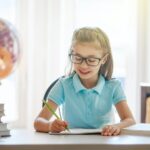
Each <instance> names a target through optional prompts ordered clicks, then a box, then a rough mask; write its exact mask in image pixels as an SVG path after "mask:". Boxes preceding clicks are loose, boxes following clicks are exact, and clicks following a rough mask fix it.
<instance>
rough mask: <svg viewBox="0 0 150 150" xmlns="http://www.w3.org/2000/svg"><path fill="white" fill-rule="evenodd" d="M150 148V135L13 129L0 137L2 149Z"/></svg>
mask: <svg viewBox="0 0 150 150" xmlns="http://www.w3.org/2000/svg"><path fill="white" fill-rule="evenodd" d="M27 149H28V150H29V149H30V150H100V149H102V150H150V136H149V137H148V136H147V137H145V136H129V135H119V136H110V137H106V136H101V135H49V134H47V133H38V132H34V131H29V130H21V129H18V130H12V131H11V136H10V137H4V138H0V150H27Z"/></svg>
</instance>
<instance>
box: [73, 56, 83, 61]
mask: <svg viewBox="0 0 150 150" xmlns="http://www.w3.org/2000/svg"><path fill="white" fill-rule="evenodd" d="M74 59H75V60H79V61H80V60H82V58H81V57H79V56H74Z"/></svg>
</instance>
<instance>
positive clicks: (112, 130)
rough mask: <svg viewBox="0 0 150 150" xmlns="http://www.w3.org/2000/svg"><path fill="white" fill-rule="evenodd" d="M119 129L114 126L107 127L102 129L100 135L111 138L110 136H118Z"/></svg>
mask: <svg viewBox="0 0 150 150" xmlns="http://www.w3.org/2000/svg"><path fill="white" fill-rule="evenodd" d="M120 132H121V129H120V128H119V127H118V126H115V125H107V126H105V127H104V128H103V129H102V132H101V135H103V136H112V135H119V134H120Z"/></svg>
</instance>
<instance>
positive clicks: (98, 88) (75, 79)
mask: <svg viewBox="0 0 150 150" xmlns="http://www.w3.org/2000/svg"><path fill="white" fill-rule="evenodd" d="M73 85H74V88H75V92H76V93H78V92H80V91H84V90H89V89H87V88H85V87H84V86H83V85H82V83H81V81H80V79H79V76H78V75H77V74H76V73H75V74H74V76H73ZM104 85H105V78H104V77H103V76H102V75H100V77H99V80H98V82H97V85H96V86H95V87H94V88H92V89H90V90H92V91H96V92H97V93H98V94H99V95H100V94H101V92H102V89H103V87H104Z"/></svg>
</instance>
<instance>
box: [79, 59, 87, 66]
mask: <svg viewBox="0 0 150 150" xmlns="http://www.w3.org/2000/svg"><path fill="white" fill-rule="evenodd" d="M80 66H81V67H84V68H87V67H88V64H87V63H86V61H85V60H83V62H82V63H81V64H80Z"/></svg>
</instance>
